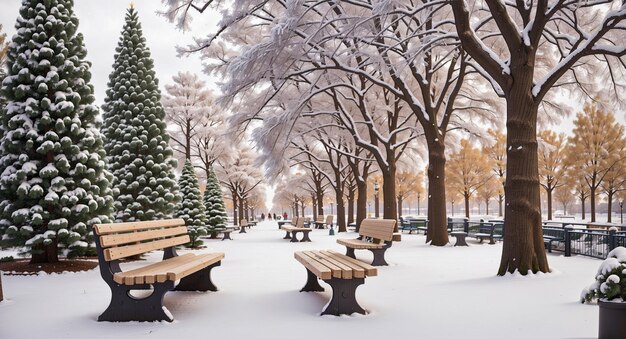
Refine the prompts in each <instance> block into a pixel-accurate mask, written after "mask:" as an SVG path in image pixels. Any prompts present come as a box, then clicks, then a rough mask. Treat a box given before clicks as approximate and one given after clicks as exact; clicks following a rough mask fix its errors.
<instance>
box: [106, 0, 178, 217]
mask: <svg viewBox="0 0 626 339" xmlns="http://www.w3.org/2000/svg"><path fill="white" fill-rule="evenodd" d="M115 51H116V53H115V62H114V63H113V72H112V73H111V74H110V75H109V88H108V89H107V97H106V99H105V104H104V105H103V109H104V128H103V133H104V136H105V149H106V151H107V157H108V160H109V169H110V171H111V172H112V173H113V195H114V198H115V205H114V206H115V219H116V220H118V221H143V220H154V219H163V218H168V217H171V216H172V214H173V213H174V211H175V209H176V205H177V204H178V202H179V201H180V197H179V195H178V187H177V184H176V178H175V176H174V169H175V168H176V160H175V159H174V158H173V157H172V154H173V152H172V149H171V148H170V147H169V145H168V142H169V136H168V135H167V132H166V124H165V122H164V118H165V112H164V111H163V107H162V106H161V102H160V100H161V93H160V91H159V87H158V80H157V79H156V76H155V72H154V62H153V60H152V58H151V57H150V51H149V50H148V47H147V46H146V39H145V38H144V37H143V33H142V30H141V24H140V23H139V19H138V16H137V11H136V10H135V9H134V8H132V7H131V8H130V9H129V10H128V12H127V13H126V23H125V24H124V28H123V30H122V36H121V37H120V40H119V43H118V46H117V48H116V50H115Z"/></svg>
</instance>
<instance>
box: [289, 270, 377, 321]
mask: <svg viewBox="0 0 626 339" xmlns="http://www.w3.org/2000/svg"><path fill="white" fill-rule="evenodd" d="M324 282H325V283H327V284H329V285H330V287H331V288H332V297H331V299H330V302H329V303H328V306H327V307H326V309H324V311H322V313H321V314H320V315H325V314H332V315H335V316H338V315H342V314H348V315H350V314H352V313H360V314H366V313H367V312H365V310H364V309H363V308H362V307H361V305H359V303H358V302H357V301H356V289H357V287H359V286H360V285H363V284H364V283H365V279H364V278H352V279H340V278H331V279H327V280H324ZM323 291H324V288H323V287H322V286H320V284H319V282H318V281H317V276H315V274H313V273H311V271H309V270H308V269H307V281H306V284H305V285H304V287H303V288H302V289H301V290H300V292H323Z"/></svg>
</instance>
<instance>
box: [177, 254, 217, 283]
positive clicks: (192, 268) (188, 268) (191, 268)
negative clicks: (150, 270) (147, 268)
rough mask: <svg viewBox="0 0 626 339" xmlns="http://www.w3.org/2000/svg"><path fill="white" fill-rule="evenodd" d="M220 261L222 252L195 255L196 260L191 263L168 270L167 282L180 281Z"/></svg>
mask: <svg viewBox="0 0 626 339" xmlns="http://www.w3.org/2000/svg"><path fill="white" fill-rule="evenodd" d="M222 259H224V253H223V252H216V253H207V254H199V255H196V258H194V260H193V261H190V262H187V263H185V264H183V265H179V266H177V267H176V268H174V269H170V271H169V272H167V278H168V280H174V281H176V280H179V279H182V278H184V277H186V276H188V275H190V274H192V273H195V272H197V271H199V270H201V269H203V268H205V267H207V266H209V265H212V264H214V263H216V262H218V261H220V260H222Z"/></svg>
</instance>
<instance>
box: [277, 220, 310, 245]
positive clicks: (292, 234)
mask: <svg viewBox="0 0 626 339" xmlns="http://www.w3.org/2000/svg"><path fill="white" fill-rule="evenodd" d="M280 228H281V229H282V230H283V231H285V232H287V234H286V235H285V236H284V237H283V239H291V242H298V238H297V237H296V235H297V234H298V233H302V240H300V242H305V241H306V242H311V238H309V232H311V231H312V229H310V228H306V227H304V218H298V219H297V222H296V225H295V226H292V225H283V226H281V227H280Z"/></svg>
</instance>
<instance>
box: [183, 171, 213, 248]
mask: <svg viewBox="0 0 626 339" xmlns="http://www.w3.org/2000/svg"><path fill="white" fill-rule="evenodd" d="M178 186H179V187H180V192H181V195H182V196H183V200H182V201H181V203H180V205H179V206H178V211H176V217H177V218H182V219H183V220H185V224H186V225H187V229H188V230H189V237H190V238H191V242H190V243H189V246H190V247H198V246H200V245H202V240H200V237H201V236H203V235H207V229H206V225H207V217H206V214H205V213H204V205H203V204H202V195H201V194H200V185H199V184H198V176H197V175H196V170H195V169H194V168H193V164H192V163H191V161H189V160H187V161H185V165H184V166H183V173H182V174H181V176H180V178H179V180H178Z"/></svg>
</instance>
